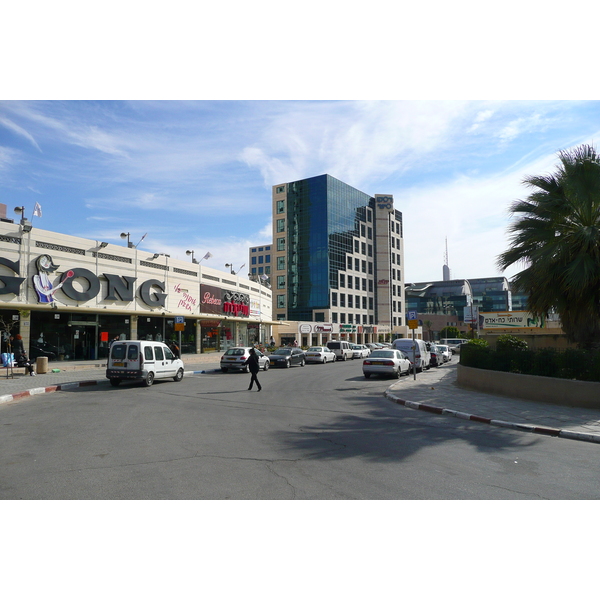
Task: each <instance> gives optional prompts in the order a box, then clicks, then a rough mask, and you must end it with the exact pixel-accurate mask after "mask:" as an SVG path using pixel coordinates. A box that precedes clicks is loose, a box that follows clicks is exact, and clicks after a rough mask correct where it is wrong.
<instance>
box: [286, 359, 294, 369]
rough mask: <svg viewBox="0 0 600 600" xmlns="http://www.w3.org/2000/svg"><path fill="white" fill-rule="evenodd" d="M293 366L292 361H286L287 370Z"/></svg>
mask: <svg viewBox="0 0 600 600" xmlns="http://www.w3.org/2000/svg"><path fill="white" fill-rule="evenodd" d="M291 366H292V365H291V363H290V361H289V360H286V361H285V368H286V369H289V368H290V367H291Z"/></svg>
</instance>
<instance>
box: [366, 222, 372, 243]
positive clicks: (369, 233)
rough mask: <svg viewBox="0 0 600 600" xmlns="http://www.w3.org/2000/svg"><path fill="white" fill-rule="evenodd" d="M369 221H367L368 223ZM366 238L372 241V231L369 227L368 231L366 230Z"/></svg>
mask: <svg viewBox="0 0 600 600" xmlns="http://www.w3.org/2000/svg"><path fill="white" fill-rule="evenodd" d="M370 220H371V219H369V221H370ZM367 237H368V238H369V239H370V240H372V239H373V229H372V228H371V227H369V229H367Z"/></svg>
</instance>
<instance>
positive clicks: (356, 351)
mask: <svg viewBox="0 0 600 600" xmlns="http://www.w3.org/2000/svg"><path fill="white" fill-rule="evenodd" d="M350 347H351V348H352V353H353V355H354V356H353V358H367V356H369V354H371V350H369V348H367V347H366V346H365V345H364V344H352V345H351V346H350Z"/></svg>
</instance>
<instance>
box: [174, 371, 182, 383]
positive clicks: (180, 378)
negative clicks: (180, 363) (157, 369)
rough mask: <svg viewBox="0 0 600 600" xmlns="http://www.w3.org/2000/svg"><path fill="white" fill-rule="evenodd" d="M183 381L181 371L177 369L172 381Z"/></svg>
mask: <svg viewBox="0 0 600 600" xmlns="http://www.w3.org/2000/svg"><path fill="white" fill-rule="evenodd" d="M182 379H183V369H179V370H178V371H177V374H176V375H175V377H173V381H181V380H182Z"/></svg>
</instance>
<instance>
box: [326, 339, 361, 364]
mask: <svg viewBox="0 0 600 600" xmlns="http://www.w3.org/2000/svg"><path fill="white" fill-rule="evenodd" d="M327 347H328V348H329V349H330V350H331V351H332V352H333V353H334V354H335V358H336V360H348V359H349V358H354V350H352V346H351V345H350V342H345V341H343V340H332V341H331V342H327Z"/></svg>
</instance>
